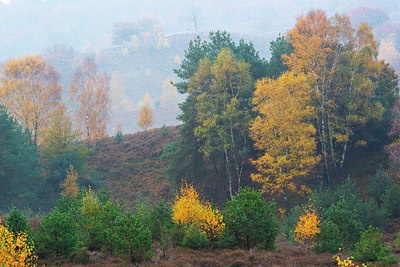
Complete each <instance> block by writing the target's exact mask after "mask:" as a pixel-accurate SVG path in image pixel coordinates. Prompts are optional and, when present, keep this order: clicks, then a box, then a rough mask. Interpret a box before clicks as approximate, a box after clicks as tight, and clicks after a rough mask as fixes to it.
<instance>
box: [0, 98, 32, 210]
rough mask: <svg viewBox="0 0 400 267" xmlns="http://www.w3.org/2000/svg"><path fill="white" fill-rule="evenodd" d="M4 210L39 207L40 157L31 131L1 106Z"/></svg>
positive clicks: (0, 203)
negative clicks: (27, 205)
mask: <svg viewBox="0 0 400 267" xmlns="http://www.w3.org/2000/svg"><path fill="white" fill-rule="evenodd" d="M0 133H1V134H0V210H1V209H5V208H7V207H8V206H10V205H11V204H13V205H16V206H18V207H19V208H22V207H25V206H26V203H37V195H36V194H37V185H38V183H39V180H38V177H37V176H38V175H39V168H38V167H39V155H38V153H37V151H36V148H35V146H34V145H33V144H30V135H29V131H27V130H26V131H23V130H22V126H21V125H20V124H19V123H18V122H17V121H16V120H15V119H13V118H12V117H11V116H10V115H9V114H8V113H7V109H6V108H5V107H4V106H0Z"/></svg>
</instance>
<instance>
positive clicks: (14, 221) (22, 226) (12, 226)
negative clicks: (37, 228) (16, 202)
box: [6, 207, 32, 243]
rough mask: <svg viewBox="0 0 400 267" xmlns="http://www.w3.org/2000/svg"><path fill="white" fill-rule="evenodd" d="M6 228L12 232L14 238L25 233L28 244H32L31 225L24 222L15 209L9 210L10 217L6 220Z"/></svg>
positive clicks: (23, 218)
mask: <svg viewBox="0 0 400 267" xmlns="http://www.w3.org/2000/svg"><path fill="white" fill-rule="evenodd" d="M6 226H7V228H8V229H9V230H10V231H12V232H13V234H14V236H17V235H18V234H19V233H26V236H27V240H28V242H29V243H31V242H32V232H31V224H30V223H29V222H27V221H26V219H25V217H24V215H22V213H21V211H20V210H19V209H17V208H16V207H13V208H12V209H11V212H10V215H8V217H7V218H6Z"/></svg>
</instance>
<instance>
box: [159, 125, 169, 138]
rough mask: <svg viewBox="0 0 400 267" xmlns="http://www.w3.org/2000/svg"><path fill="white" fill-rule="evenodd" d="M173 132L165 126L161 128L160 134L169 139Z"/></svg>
mask: <svg viewBox="0 0 400 267" xmlns="http://www.w3.org/2000/svg"><path fill="white" fill-rule="evenodd" d="M170 132H171V130H170V129H168V127H167V126H166V125H165V124H163V126H162V127H161V128H160V133H161V134H162V136H163V137H167V136H168V135H169V134H170Z"/></svg>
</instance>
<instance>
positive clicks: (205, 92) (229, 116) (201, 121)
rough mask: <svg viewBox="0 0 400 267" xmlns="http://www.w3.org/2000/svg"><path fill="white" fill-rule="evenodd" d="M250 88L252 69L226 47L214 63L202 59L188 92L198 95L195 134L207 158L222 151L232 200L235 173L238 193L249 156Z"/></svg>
mask: <svg viewBox="0 0 400 267" xmlns="http://www.w3.org/2000/svg"><path fill="white" fill-rule="evenodd" d="M251 89H252V79H251V76H250V66H249V65H248V64H246V63H245V62H243V61H237V60H235V58H234V55H233V53H232V52H231V51H230V50H229V49H227V48H224V49H222V50H221V52H220V53H219V54H218V57H217V59H216V60H215V61H214V63H211V62H210V61H209V60H207V59H204V60H201V61H200V66H199V69H198V70H197V73H196V74H195V75H194V76H193V77H192V78H191V81H190V85H189V93H191V94H192V95H196V96H197V104H196V109H197V117H196V121H197V123H198V126H197V127H196V128H195V129H194V134H195V136H196V137H197V138H198V139H199V140H200V141H201V145H200V151H201V152H203V153H204V155H205V156H206V157H211V156H212V155H213V154H216V153H219V152H223V157H224V160H225V171H226V174H227V177H228V181H229V193H230V196H231V198H232V182H233V181H232V180H233V175H232V173H234V175H235V177H236V180H237V188H238V190H239V189H240V181H241V177H242V173H243V165H244V162H245V160H246V159H247V158H248V153H249V146H248V142H247V138H248V135H247V129H248V123H249V121H250V114H249V110H250V107H249V104H248V103H249V98H250V95H251Z"/></svg>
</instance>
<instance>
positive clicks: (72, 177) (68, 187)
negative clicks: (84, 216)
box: [61, 165, 79, 198]
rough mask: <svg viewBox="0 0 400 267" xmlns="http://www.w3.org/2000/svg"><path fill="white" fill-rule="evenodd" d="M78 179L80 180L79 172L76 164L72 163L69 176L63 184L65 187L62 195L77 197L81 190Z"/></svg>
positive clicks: (62, 186) (68, 172)
mask: <svg viewBox="0 0 400 267" xmlns="http://www.w3.org/2000/svg"><path fill="white" fill-rule="evenodd" d="M77 180H78V173H77V172H76V171H75V169H74V166H72V165H70V166H69V169H68V171H67V177H66V178H65V180H64V182H63V183H62V184H61V188H62V189H63V191H62V192H61V195H64V196H70V197H73V198H76V195H77V194H78V191H79V187H78V182H77Z"/></svg>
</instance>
